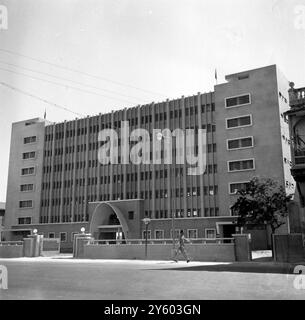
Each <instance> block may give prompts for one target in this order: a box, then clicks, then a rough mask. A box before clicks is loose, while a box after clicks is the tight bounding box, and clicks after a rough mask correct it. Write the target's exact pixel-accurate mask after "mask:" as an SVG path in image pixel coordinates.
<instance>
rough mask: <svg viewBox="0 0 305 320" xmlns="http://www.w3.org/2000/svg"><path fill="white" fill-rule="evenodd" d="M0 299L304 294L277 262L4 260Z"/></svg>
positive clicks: (291, 296) (278, 296) (281, 296)
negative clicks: (5, 286) (4, 279)
mask: <svg viewBox="0 0 305 320" xmlns="http://www.w3.org/2000/svg"><path fill="white" fill-rule="evenodd" d="M0 265H5V266H6V267H7V269H8V286H9V288H8V289H7V290H0V300H2V299H103V300H121V299H131V300H135V299H138V300H140V299H144V300H145V299H153V300H155V299H161V300H163V299H181V300H188V299H196V300H198V299H199V300H204V299H305V290H296V289H295V288H294V286H293V280H294V279H295V275H293V274H289V273H291V271H292V270H293V267H289V266H287V265H278V264H277V265H276V264H274V263H268V264H266V263H258V262H257V263H243V264H241V263H233V264H219V263H201V262H191V263H189V264H186V263H185V262H179V263H178V264H176V263H174V262H165V261H153V262H152V261H135V260H133V261H126V260H125V261H122V260H120V261H118V260H116V261H115V260H73V259H67V258H64V259H54V258H32V259H31V258H20V259H0Z"/></svg>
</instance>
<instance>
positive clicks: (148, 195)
mask: <svg viewBox="0 0 305 320" xmlns="http://www.w3.org/2000/svg"><path fill="white" fill-rule="evenodd" d="M200 194H201V193H200V187H192V188H187V191H186V196H187V197H199V196H200ZM152 195H153V193H152V190H146V191H141V192H140V198H141V199H152ZM203 195H204V196H216V195H218V186H217V185H215V186H209V187H203ZM183 196H184V192H183V188H176V189H171V197H172V198H173V197H176V198H180V197H183ZM137 197H138V193H137V192H126V199H137ZM167 198H168V190H166V189H161V190H155V199H167ZM123 199H124V194H123V193H117V194H114V195H113V197H112V199H111V200H123ZM97 200H98V197H97V195H93V194H92V195H90V194H89V195H88V201H90V202H93V201H97ZM109 200H110V194H103V195H100V196H99V201H109ZM75 202H76V203H79V204H81V203H85V198H84V197H76V198H75ZM71 203H72V198H63V205H70V204H71ZM49 204H50V201H49V199H43V200H42V201H41V206H42V207H48V206H49ZM51 204H52V206H59V205H61V199H60V198H55V199H52V201H51Z"/></svg>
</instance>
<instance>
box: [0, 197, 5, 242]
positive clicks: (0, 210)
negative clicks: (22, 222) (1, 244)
mask: <svg viewBox="0 0 305 320" xmlns="http://www.w3.org/2000/svg"><path fill="white" fill-rule="evenodd" d="M4 215H5V203H4V202H0V241H1V240H2V235H1V232H2V230H3V229H4Z"/></svg>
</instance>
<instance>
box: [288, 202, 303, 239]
mask: <svg viewBox="0 0 305 320" xmlns="http://www.w3.org/2000/svg"><path fill="white" fill-rule="evenodd" d="M288 217H289V233H302V223H301V216H300V205H299V204H298V203H297V202H296V201H290V203H289V204H288Z"/></svg>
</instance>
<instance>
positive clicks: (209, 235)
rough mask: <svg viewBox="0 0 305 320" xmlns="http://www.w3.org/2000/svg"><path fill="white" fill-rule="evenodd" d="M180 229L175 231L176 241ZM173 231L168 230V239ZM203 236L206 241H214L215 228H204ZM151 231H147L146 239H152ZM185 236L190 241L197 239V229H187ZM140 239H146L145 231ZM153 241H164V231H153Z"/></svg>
mask: <svg viewBox="0 0 305 320" xmlns="http://www.w3.org/2000/svg"><path fill="white" fill-rule="evenodd" d="M180 231H181V230H180V229H179V230H177V229H176V230H175V237H176V239H178V238H179V235H180ZM172 234H173V231H172V229H171V230H170V239H171V238H172V237H173V236H172ZM204 234H205V238H206V239H216V236H217V235H216V229H215V228H206V229H204ZM151 235H152V231H151V230H147V239H150V240H151V239H152V236H151ZM186 236H187V238H190V239H197V238H198V229H187V230H186ZM142 239H146V230H144V231H143V232H142ZM154 239H164V230H154Z"/></svg>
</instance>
